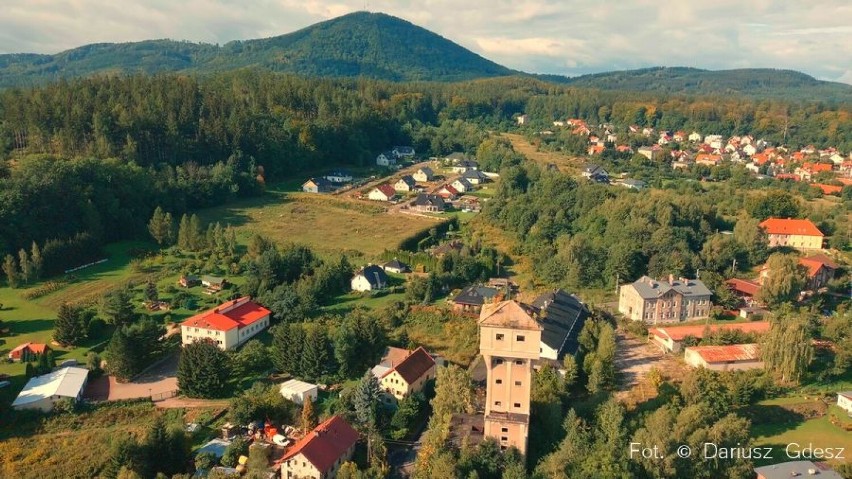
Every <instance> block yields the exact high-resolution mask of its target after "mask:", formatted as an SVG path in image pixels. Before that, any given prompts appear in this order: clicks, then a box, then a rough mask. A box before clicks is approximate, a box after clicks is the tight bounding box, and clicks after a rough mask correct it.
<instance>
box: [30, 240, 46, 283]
mask: <svg viewBox="0 0 852 479" xmlns="http://www.w3.org/2000/svg"><path fill="white" fill-rule="evenodd" d="M30 261H31V262H32V267H33V279H34V280H39V279H41V273H42V271H44V259H43V258H42V256H41V248H39V247H38V243H36V242H35V241H33V246H32V248H31V252H30Z"/></svg>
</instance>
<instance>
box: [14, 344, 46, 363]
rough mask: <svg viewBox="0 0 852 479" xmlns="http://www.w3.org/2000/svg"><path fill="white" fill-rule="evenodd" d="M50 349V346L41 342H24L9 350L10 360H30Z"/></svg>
mask: <svg viewBox="0 0 852 479" xmlns="http://www.w3.org/2000/svg"><path fill="white" fill-rule="evenodd" d="M48 351H50V346H48V345H46V344H41V343H24V344H21V345H19V346H17V347H16V348H15V349H13V350H11V351H9V359H11V360H12V361H32V360H35V359H36V356H38V355H40V354H45V353H46V352H48Z"/></svg>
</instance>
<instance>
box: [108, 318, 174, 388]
mask: <svg viewBox="0 0 852 479" xmlns="http://www.w3.org/2000/svg"><path fill="white" fill-rule="evenodd" d="M164 334H165V330H164V328H163V325H162V324H158V323H157V322H155V321H154V320H153V319H150V318H146V319H144V320H141V321H139V322H137V323H135V324H129V325H123V326H120V327H118V328H116V330H115V332H114V333H113V335H112V339H110V342H109V344H107V347H106V350H105V351H104V357H105V359H106V362H107V369H108V370H109V372H110V373H111V374H113V375H114V376H116V378H118V379H119V380H120V381H126V380H128V379H130V378H131V377H133V376H134V375H136V374H138V373H139V372H141V371H142V370H143V369H144V368H145V367H146V366H148V365H149V364H150V363H151V361H153V360H155V359H156V358H158V357H159V356H160V354H161V352H162V351H161V350H162V344H161V343H160V338H161V337H162V336H163V335H164Z"/></svg>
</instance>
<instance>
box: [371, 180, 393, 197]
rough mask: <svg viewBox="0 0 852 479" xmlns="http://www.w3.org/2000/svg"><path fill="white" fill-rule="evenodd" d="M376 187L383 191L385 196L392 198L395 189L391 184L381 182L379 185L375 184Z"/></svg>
mask: <svg viewBox="0 0 852 479" xmlns="http://www.w3.org/2000/svg"><path fill="white" fill-rule="evenodd" d="M376 189H377V190H379V191H381V192H382V193H384V194H385V196H387V197H388V198H393V197H394V195H396V190H395V189H394V188H393V186H391V185H389V184H387V183H382V184H381V185H379V186H377V187H376Z"/></svg>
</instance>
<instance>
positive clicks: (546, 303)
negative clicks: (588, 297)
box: [532, 289, 589, 357]
mask: <svg viewBox="0 0 852 479" xmlns="http://www.w3.org/2000/svg"><path fill="white" fill-rule="evenodd" d="M532 305H533V306H535V307H536V308H538V310H539V322H540V323H541V325H542V326H543V327H544V330H543V331H542V332H541V341H542V342H543V343H544V344H546V345H548V346H549V347H551V348H553V349H555V350H556V351H557V356H558V357H562V356H563V355H564V354H565V353H568V354H574V353H576V352H577V347H578V346H579V343H578V342H577V337H578V336H579V334H580V330H582V329H583V324H585V322H586V318H587V317H588V316H589V311H588V310H587V309H586V307H585V306H584V305H583V303H581V302H580V300H579V299H577V297H576V296H574V295H572V294H568V293H566V292H565V291H563V290H561V289H556V290H553V291H549V292H547V293H544V294H542V295H540V296H539V297H537V298H536V299H535V301H533V303H532Z"/></svg>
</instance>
